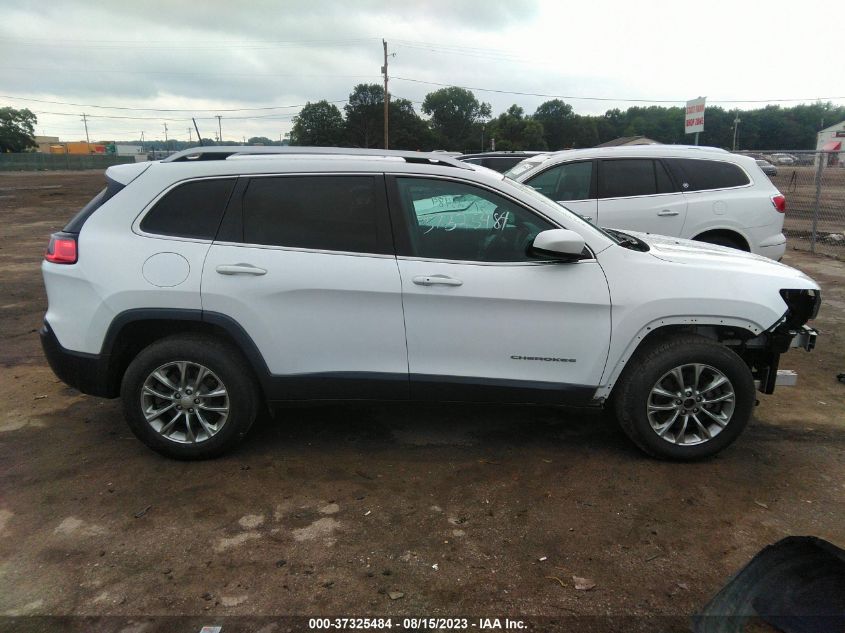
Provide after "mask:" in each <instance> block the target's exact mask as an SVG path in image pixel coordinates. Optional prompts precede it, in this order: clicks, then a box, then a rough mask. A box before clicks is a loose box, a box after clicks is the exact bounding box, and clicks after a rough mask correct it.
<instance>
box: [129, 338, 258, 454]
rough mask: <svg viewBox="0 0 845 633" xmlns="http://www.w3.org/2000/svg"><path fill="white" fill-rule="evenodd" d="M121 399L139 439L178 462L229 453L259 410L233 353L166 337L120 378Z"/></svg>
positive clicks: (207, 341) (218, 345)
mask: <svg viewBox="0 0 845 633" xmlns="http://www.w3.org/2000/svg"><path fill="white" fill-rule="evenodd" d="M120 395H121V398H122V400H123V412H124V415H125V417H126V421H127V423H128V424H129V428H130V429H132V432H133V433H134V434H135V435H136V436H137V437H138V439H140V440H141V441H142V442H144V444H146V445H147V446H149V447H150V448H151V449H153V450H154V451H156V452H158V453H161V454H162V455H166V456H168V457H174V458H176V459H207V458H210V457H216V456H218V455H221V454H223V453H224V452H226V451H228V450H230V449H231V448H233V447H234V446H235V445H236V444H237V443H238V442H239V441H240V440H241V438H243V436H244V435H246V432H247V431H248V430H249V428H250V427H251V426H252V423H253V421H254V420H255V416H256V412H257V409H258V394H257V389H256V387H255V383H254V381H253V379H252V372H251V371H250V368H249V367H248V365H247V364H246V362H245V361H244V360H243V359H242V358H241V357H240V354H239V353H238V352H237V350H235V349H233V348H230V347H229V346H228V345H226V344H225V343H222V342H221V341H218V340H216V339H214V338H211V337H206V336H200V335H184V336H173V337H169V338H166V339H162V340H160V341H157V342H155V343H153V344H152V345H150V346H149V347H147V348H146V349H144V350H143V351H141V353H140V354H138V356H137V357H135V359H134V360H133V361H132V362H131V363H130V365H129V367H128V369H127V370H126V373H125V374H124V376H123V382H122V384H121V390H120Z"/></svg>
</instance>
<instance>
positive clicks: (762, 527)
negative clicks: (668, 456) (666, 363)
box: [0, 172, 845, 632]
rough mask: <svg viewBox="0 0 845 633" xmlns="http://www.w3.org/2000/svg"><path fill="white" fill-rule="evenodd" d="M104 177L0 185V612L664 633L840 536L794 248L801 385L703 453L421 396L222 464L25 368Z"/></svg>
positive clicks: (582, 419) (834, 275)
mask: <svg viewBox="0 0 845 633" xmlns="http://www.w3.org/2000/svg"><path fill="white" fill-rule="evenodd" d="M102 182H103V178H102V174H101V173H84V172H83V173H61V174H18V175H13V174H0V211H1V212H2V218H3V222H2V226H0V285H1V286H2V294H0V296H1V297H2V298H0V337H2V347H0V363H2V367H0V401H2V402H5V405H4V407H3V411H2V414H0V614H5V615H6V616H38V615H48V616H57V615H76V616H101V615H105V616H124V617H129V618H130V619H131V618H134V620H132V622H134V623H133V624H132V626H134V627H135V628H132V629H131V630H133V631H141V630H151V629H153V628H156V627H157V626H158V625H157V624H156V622H157V621H147V620H144V619H143V618H142V617H141V616H145V615H157V616H176V615H191V616H200V617H199V618H198V619H197V620H196V621H193V620H192V621H191V622H192V624H191V626H192V627H193V623H194V622H202V623H205V624H214V623H215V622H217V623H219V622H229V623H230V624H231V626H230V628H228V629H227V628H225V627H224V632H225V631H228V630H234V628H232V627H234V626H235V623H238V622H239V623H240V625H242V626H246V625H245V624H244V623H245V622H247V621H245V620H240V621H238V620H226V619H225V616H238V615H250V616H258V615H260V616H271V615H291V614H295V615H333V616H344V615H387V614H390V615H413V616H435V615H442V616H448V615H473V616H491V615H498V616H526V617H528V618H529V620H530V616H551V617H554V618H558V619H559V621H566V620H565V619H566V618H567V617H571V616H578V615H589V616H599V618H605V617H606V616H638V617H639V616H646V615H658V616H678V617H679V619H678V620H674V621H673V624H672V625H671V626H666V627H663V630H667V629H672V630H675V629H676V628H680V629H681V630H683V628H684V627H685V624H684V622H685V621H686V620H685V618H686V616H688V615H689V614H692V613H694V612H695V611H696V610H697V609H698V608H699V607H700V606H701V605H703V604H704V603H705V602H706V601H707V600H708V599H709V598H710V597H711V596H712V595H713V594H714V593H715V592H716V591H717V590H718V589H719V588H720V587H721V586H722V585H723V584H724V583H725V582H726V580H727V579H728V578H729V577H730V575H731V574H732V573H733V572H735V571H736V570H737V569H738V568H739V567H741V566H742V565H744V564H745V563H746V562H747V561H748V560H749V559H750V558H751V557H752V556H753V555H754V554H755V553H756V552H757V551H758V550H759V549H760V548H762V547H763V546H765V545H767V544H769V543H772V542H774V541H776V540H778V539H780V538H782V537H783V536H786V535H790V534H812V535H816V536H819V537H822V538H825V539H829V540H831V541H833V542H834V543H837V544H839V545H840V546H845V476H843V475H844V474H845V397H843V396H845V385H842V384H839V383H837V382H836V378H835V376H836V373H837V372H843V371H845V353H844V350H845V285H843V283H844V282H845V263H843V262H839V261H835V260H832V259H825V258H822V257H812V256H810V255H808V254H806V253H797V252H792V251H790V252H789V253H788V255H787V262H788V263H790V264H792V265H794V266H797V267H799V268H801V269H803V270H805V271H806V272H807V273H809V274H810V275H812V276H813V277H814V278H815V279H817V280H818V281H819V282H821V284H822V286H823V287H824V294H823V296H824V305H823V307H822V310H821V314H820V317H819V319H818V320H817V322H816V326H817V327H818V328H819V329H820V330H821V332H822V334H821V337H820V342H819V346H818V348H817V349H816V350H815V351H814V352H813V353H812V354H807V353H805V352H803V351H793V352H791V353H790V354H789V355H788V356H787V357H786V358H784V359H783V362H782V366H783V367H788V368H795V369H797V370H799V373H800V374H801V378H800V381H799V385H800V386H799V387H798V388H794V389H782V390H780V391H779V392H778V393H777V394H775V395H773V396H762V397H761V404H760V406H759V408H758V409H757V411H756V417H755V420H754V421H753V422H752V424H751V425H750V427H749V429H748V430H747V431H746V433H745V434H744V435H743V437H741V438H740V440H739V441H738V442H736V444H735V445H734V446H733V447H731V448H730V449H729V450H727V451H725V452H724V453H723V454H721V455H720V456H718V457H717V458H715V459H712V460H710V461H707V462H705V463H698V464H687V465H684V464H670V463H661V462H657V461H653V460H650V459H647V458H645V457H643V456H642V455H641V454H640V453H638V452H637V451H636V450H635V449H634V448H632V446H631V445H630V444H629V443H628V442H627V441H626V440H625V439H624V438H623V437H622V436H621V435H620V433H619V432H618V431H617V430H616V429H615V428H614V427H612V426H610V425H608V424H606V423H604V422H603V421H602V418H601V417H599V416H597V415H595V414H592V413H583V412H572V411H561V410H557V409H552V408H502V407H496V408H490V407H457V406H433V405H431V406H428V405H425V406H423V405H412V406H398V405H394V406H387V405H367V406H355V407H351V406H335V405H333V406H323V407H311V408H304V407H303V408H297V409H291V410H289V411H287V413H286V415H284V416H283V418H281V419H279V420H276V421H273V420H263V421H260V423H259V424H258V425H257V427H256V428H254V430H253V433H252V434H251V435H250V437H249V438H248V439H247V441H246V442H245V443H244V444H243V445H242V447H241V448H240V450H238V451H237V452H236V453H235V454H233V455H231V456H229V457H226V458H223V459H219V460H216V461H211V462H205V463H178V462H174V461H168V460H166V459H164V458H161V457H159V456H157V455H156V454H154V453H152V452H150V451H149V450H147V449H146V448H145V447H144V446H143V445H141V443H140V442H138V441H137V440H136V439H135V438H134V437H133V436H132V435H131V434H130V433H129V431H128V430H127V428H126V426H125V425H124V423H123V421H122V419H121V413H120V408H119V404H118V402H117V401H105V400H99V399H96V398H91V397H87V396H83V395H80V394H79V393H77V392H75V391H74V390H72V389H70V388H68V387H65V386H64V385H63V384H61V383H59V382H58V381H57V380H56V378H55V377H54V376H53V374H52V373H51V371H50V369H49V368H48V367H47V365H46V363H45V361H44V359H43V357H42V354H41V350H40V345H39V342H38V338H37V332H36V331H37V328H38V327H39V326H40V323H41V318H42V315H43V312H44V310H45V295H44V289H43V286H42V282H41V276H40V273H39V262H40V260H41V256H42V252H43V248H44V246H45V245H46V241H47V237H48V235H49V234H50V232H52V231H53V230H56V229H59V228H61V227H62V225H63V224H64V222H65V221H66V220H67V219H68V218H69V217H70V216H71V215H72V213H74V212H75V210H76V209H78V208H79V207H80V206H82V204H84V202H86V201H87V200H88V199H89V198H90V197H91V196H92V195H93V194H94V193H95V192H96V191H97V190H98V189H99V188H100V187H101V186H102ZM573 576H581V577H586V578H589V579H592V580H593V581H594V582H595V584H596V587H595V588H594V589H592V590H590V591H579V590H576V589H575V588H574V586H573V580H572V577H573ZM558 579H560V582H559V581H558ZM391 592H401V593H402V594H404V595H403V596H402V597H399V598H395V599H391V596H390V595H389V594H390V593H391ZM394 596H396V594H394ZM56 622H57V621H51V620H40V619H38V618H31V617H28V618H20V619H8V618H7V619H6V620H3V621H2V622H0V627H2V626H5V628H8V629H9V630H11V629H12V628H13V629H15V630H21V629H23V628H26V627H27V626H29V627H30V628H31V630H36V629H37V630H54V628H55V627H57V626H58V625H57V624H56ZM102 622H112V623H115V622H122V623H124V624H125V620H123V619H120V620H104V621H102ZM102 622H101V624H102ZM251 622H252V624H254V625H255V627H256V628H258V624H259V623H260V624H261V625H262V626H265V630H267V631H269V630H274V629H273V628H272V627H274V626H275V624H274V623H273V622H271V621H262V622H258V623H256V622H254V621H251ZM542 622H545V623H546V624H544V625H542V626H539V625H538V626H539V628H540V629H543V630H546V629H549V628H553V626H552V624H550V622H551V621H549V620H542ZM578 622H579V624H578V627H577V628H579V629H580V630H585V629H586V628H588V627H587V625H586V624H585V623H586V622H588V620H579V621H578ZM589 622H592V623H593V624H595V625H596V626H611V625H610V624H608V623H610V622H612V621H611V620H602V619H595V620H589ZM667 622H668V620H667ZM89 624H90V622H89ZM86 626H88V625H86ZM109 626H111V625H108V626H107V625H105V624H102V627H101V628H96V627H95V626H93V625H90V626H88V629H87V630H118V629H119V628H120V626H123V624H121V625H120V626H118V625H117V624H114V626H113V627H112V628H109ZM144 626H148V627H150V628H149V629H145V628H144ZM10 627H11V628H10ZM39 627H41V628H39ZM613 627H617V629H615V630H619V629H621V628H624V627H622V625H619V624H617V625H613V626H611V628H613ZM198 628H199V627H195V628H180V627H175V626H174V628H172V629H170V630H177V629H178V630H191V631H194V630H198ZM288 628H290V627H288ZM125 630H130V629H125ZM158 630H165V629H160V628H159V629H158ZM244 630H247V629H246V628H244ZM251 630H255V628H253V629H251ZM278 630H280V631H283V630H286V629H285V628H283V627H282V628H279V629H278Z"/></svg>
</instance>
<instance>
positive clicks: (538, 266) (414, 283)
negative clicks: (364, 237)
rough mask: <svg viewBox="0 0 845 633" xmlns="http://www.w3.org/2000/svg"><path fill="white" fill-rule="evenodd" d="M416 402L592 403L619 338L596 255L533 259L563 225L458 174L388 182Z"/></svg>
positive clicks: (412, 387)
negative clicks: (535, 246) (534, 248)
mask: <svg viewBox="0 0 845 633" xmlns="http://www.w3.org/2000/svg"><path fill="white" fill-rule="evenodd" d="M389 191H390V201H391V216H392V218H393V220H394V229H395V235H396V239H397V253H398V262H399V271H400V274H401V277H402V297H403V304H404V311H405V326H406V336H407V342H408V369H409V372H410V376H411V396H412V397H413V398H422V399H427V398H433V399H455V400H480V401H485V400H487V401H491V400H492V401H525V400H529V401H538V402H543V401H552V402H576V401H577V402H585V401H588V400H589V398H590V397H591V395H592V393H593V391H594V390H595V385H597V384H598V383H599V379H600V377H601V373H602V370H603V368H604V362H605V358H606V356H607V349H608V343H609V339H610V300H609V294H608V288H607V283H606V280H605V278H604V273H603V272H602V270H601V267H600V266H599V265H598V263H597V262H596V261H595V260H594V259H585V260H583V261H580V262H576V263H568V264H567V263H555V262H550V261H548V260H543V259H541V258H540V257H539V256H536V255H532V254H531V252H530V249H529V247H530V245H531V243H532V242H533V239H534V237H535V236H536V235H537V234H538V233H539V232H540V231H544V230H547V229H552V228H560V227H557V226H555V225H554V224H553V223H552V222H551V221H549V220H548V219H546V218H544V217H542V216H540V215H538V214H537V213H535V212H534V211H532V210H530V209H528V208H526V207H524V206H522V205H520V204H518V203H516V202H515V201H513V200H511V199H508V198H505V197H503V196H501V195H499V194H498V193H495V192H492V191H490V190H488V189H485V188H482V187H479V186H477V185H474V184H470V183H466V182H459V181H456V180H450V179H440V178H423V177H410V176H408V177H404V176H397V177H395V178H390V179H389Z"/></svg>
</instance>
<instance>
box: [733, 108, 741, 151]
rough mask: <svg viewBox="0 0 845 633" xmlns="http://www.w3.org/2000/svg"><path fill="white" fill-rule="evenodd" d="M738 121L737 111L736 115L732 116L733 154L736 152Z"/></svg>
mask: <svg viewBox="0 0 845 633" xmlns="http://www.w3.org/2000/svg"><path fill="white" fill-rule="evenodd" d="M740 120H741V119H740V118H739V110H737V111H736V113H735V114H734V145H733V150H732V151H734V152H735V151H736V131H737V129H738V128H739V123H740Z"/></svg>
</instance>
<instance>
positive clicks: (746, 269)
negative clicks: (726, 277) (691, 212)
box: [625, 231, 818, 288]
mask: <svg viewBox="0 0 845 633" xmlns="http://www.w3.org/2000/svg"><path fill="white" fill-rule="evenodd" d="M625 233H628V234H630V235H633V236H635V237H637V238H639V239H641V240H642V241H643V242H645V243H646V244H648V245H649V247H650V249H651V250H650V251H649V253H650V254H651V255H653V256H654V257H657V258H658V259H662V260H665V261H670V262H675V263H677V264H688V265H690V266H697V267H703V268H711V267H712V268H717V269H719V270H722V271H726V270H736V271H737V272H741V273H745V274H748V273H750V274H760V275H766V276H770V277H780V278H782V279H784V280H795V281H798V280H801V281H802V282H804V283H801V284H799V285H797V286H793V287H796V288H818V285H817V284H816V282H814V281H813V280H812V279H811V278H810V277H808V276H807V275H805V274H804V273H802V272H801V271H800V270H797V269H795V268H792V267H791V266H787V265H786V264H781V263H780V262H776V261H774V260H772V259H769V258H768V257H763V256H762V255H754V254H753V253H747V252H745V251H740V250H737V249H735V248H729V247H727V246H717V245H715V244H707V243H705V242H696V241H693V240H684V239H681V238H677V237H667V236H665V235H652V234H650V233H638V232H634V231H625Z"/></svg>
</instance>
